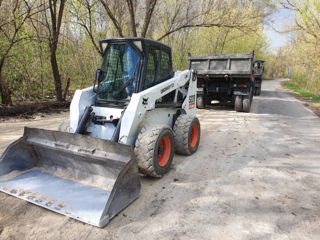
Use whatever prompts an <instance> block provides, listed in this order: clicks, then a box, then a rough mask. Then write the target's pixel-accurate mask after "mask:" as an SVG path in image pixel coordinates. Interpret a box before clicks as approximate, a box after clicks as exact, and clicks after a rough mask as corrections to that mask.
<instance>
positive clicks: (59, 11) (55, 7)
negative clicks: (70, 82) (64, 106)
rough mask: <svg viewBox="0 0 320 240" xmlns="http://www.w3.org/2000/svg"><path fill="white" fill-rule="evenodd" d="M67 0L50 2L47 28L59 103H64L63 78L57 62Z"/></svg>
mask: <svg viewBox="0 0 320 240" xmlns="http://www.w3.org/2000/svg"><path fill="white" fill-rule="evenodd" d="M65 3H66V0H60V1H59V0H49V10H50V11H49V12H50V23H49V22H48V21H47V22H46V26H47V28H48V30H49V39H48V40H49V41H48V43H49V48H50V61H51V68H52V73H53V77H54V84H55V89H56V98H57V100H58V101H63V100H64V98H63V93H62V85H61V76H60V72H59V66H58V62H57V55H56V53H57V48H58V42H59V36H60V29H61V24H62V18H63V11H64V6H65Z"/></svg>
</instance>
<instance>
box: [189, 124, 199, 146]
mask: <svg viewBox="0 0 320 240" xmlns="http://www.w3.org/2000/svg"><path fill="white" fill-rule="evenodd" d="M198 138H199V128H198V125H197V124H193V126H192V129H191V137H190V146H191V147H192V148H194V147H195V146H196V145H197V142H198Z"/></svg>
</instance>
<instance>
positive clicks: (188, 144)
mask: <svg viewBox="0 0 320 240" xmlns="http://www.w3.org/2000/svg"><path fill="white" fill-rule="evenodd" d="M173 131H174V134H175V136H174V144H175V150H176V153H180V154H184V155H191V154H193V153H194V152H196V151H197V150H198V147H199V142H200V135H201V129H200V122H199V119H198V118H197V117H193V116H188V115H186V114H182V115H180V116H179V117H178V118H177V120H176V122H175V124H174V127H173Z"/></svg>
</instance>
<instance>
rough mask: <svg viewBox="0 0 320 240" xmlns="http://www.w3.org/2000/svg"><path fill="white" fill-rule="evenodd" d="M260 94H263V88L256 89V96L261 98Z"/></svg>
mask: <svg viewBox="0 0 320 240" xmlns="http://www.w3.org/2000/svg"><path fill="white" fill-rule="evenodd" d="M260 94H261V87H259V88H256V90H255V95H256V96H260Z"/></svg>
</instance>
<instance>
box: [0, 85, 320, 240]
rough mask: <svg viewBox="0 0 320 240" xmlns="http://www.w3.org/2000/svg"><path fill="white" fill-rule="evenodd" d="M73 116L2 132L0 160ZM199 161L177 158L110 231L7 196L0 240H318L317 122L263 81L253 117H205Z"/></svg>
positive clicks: (222, 110) (209, 113)
mask: <svg viewBox="0 0 320 240" xmlns="http://www.w3.org/2000/svg"><path fill="white" fill-rule="evenodd" d="M67 116H68V113H62V114H53V115H45V116H43V117H41V116H38V117H37V118H36V119H33V120H19V119H9V120H6V121H4V122H1V123H0V151H3V150H4V149H5V147H6V146H7V145H8V144H9V143H10V142H11V141H12V140H15V139H16V138H18V137H19V136H20V135H21V134H22V129H23V126H24V125H28V126H33V127H40V128H49V129H56V128H57V126H58V125H59V123H60V122H62V121H63V120H64V119H65V118H66V117H67ZM198 117H199V119H200V122H201V127H202V136H201V137H202V138H201V143H200V147H199V150H198V152H197V153H195V154H194V155H193V156H189V157H183V156H179V155H176V156H175V158H174V162H173V166H172V169H171V171H170V173H169V174H167V175H166V176H164V177H163V178H162V179H158V180H155V179H151V178H143V177H142V178H141V181H142V190H141V194H140V197H139V198H138V199H137V200H136V201H135V202H134V203H133V204H131V205H130V206H129V207H128V208H126V209H125V210H124V211H122V212H121V213H120V214H119V215H118V216H116V217H115V218H114V219H113V220H112V221H111V222H110V223H109V224H108V225H107V226H106V227H105V228H103V229H99V228H96V227H92V226H89V225H86V224H83V223H80V222H77V221H75V220H72V219H69V218H67V217H64V216H61V215H59V214H56V213H53V212H50V211H48V210H45V209H42V208H40V207H37V206H34V205H32V204H30V203H27V202H24V201H22V200H19V199H16V198H13V197H11V196H8V195H6V194H3V193H0V239H320V119H319V118H318V117H317V116H316V115H314V114H313V113H312V112H311V111H310V110H308V109H307V108H306V107H305V106H304V105H303V104H302V103H301V102H300V101H299V100H296V99H295V98H293V97H291V96H290V95H289V94H287V93H286V92H285V91H284V90H283V89H282V88H281V86H280V84H279V80H273V81H264V82H263V91H262V94H261V96H258V97H254V102H253V105H252V111H251V113H237V112H235V111H233V109H232V108H231V107H222V106H212V107H210V108H209V109H205V110H199V111H198Z"/></svg>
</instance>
